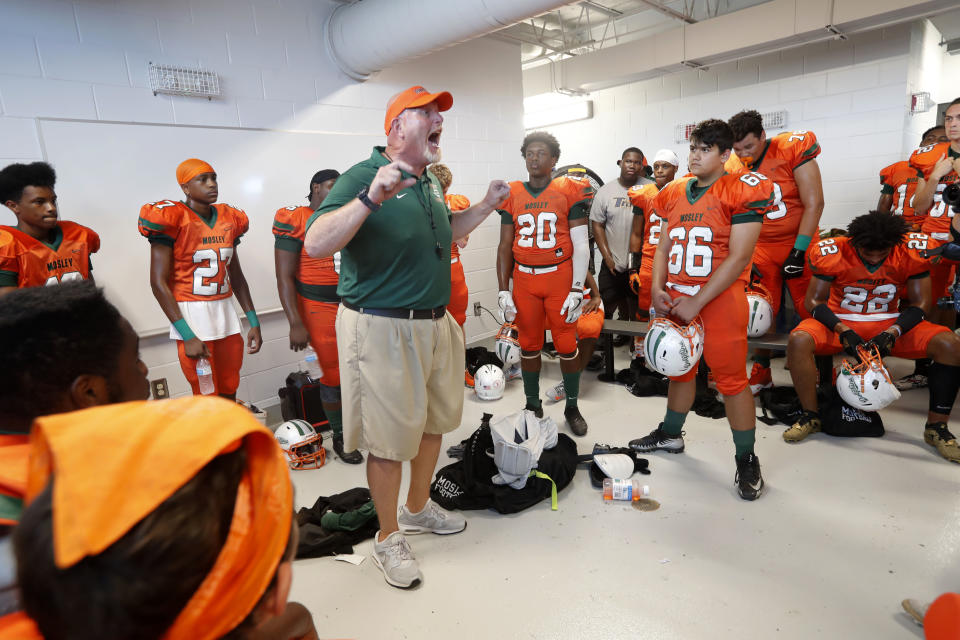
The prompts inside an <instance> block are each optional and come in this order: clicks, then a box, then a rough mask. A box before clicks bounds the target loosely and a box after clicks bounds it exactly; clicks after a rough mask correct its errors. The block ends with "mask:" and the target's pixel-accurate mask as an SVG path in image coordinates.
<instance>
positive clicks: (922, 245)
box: [907, 233, 930, 251]
mask: <svg viewBox="0 0 960 640" xmlns="http://www.w3.org/2000/svg"><path fill="white" fill-rule="evenodd" d="M929 239H930V236H928V235H927V234H925V233H908V234H907V249H919V250H920V251H922V250H924V249H926V248H927V240H929Z"/></svg>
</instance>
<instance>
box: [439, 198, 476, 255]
mask: <svg viewBox="0 0 960 640" xmlns="http://www.w3.org/2000/svg"><path fill="white" fill-rule="evenodd" d="M444 198H445V199H446V201H447V207H448V208H449V209H450V211H463V210H464V209H469V208H470V199H469V198H468V197H467V196H461V195H458V194H455V193H448V194H447V195H446V196H444ZM458 257H460V247H458V246H457V243H456V242H454V243H452V244H451V245H450V259H451V260H452V259H453V258H458Z"/></svg>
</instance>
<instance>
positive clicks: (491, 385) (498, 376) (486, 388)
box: [473, 364, 506, 400]
mask: <svg viewBox="0 0 960 640" xmlns="http://www.w3.org/2000/svg"><path fill="white" fill-rule="evenodd" d="M504 386H506V380H505V379H504V377H503V369H501V368H500V367H498V366H497V365H495V364H485V365H483V366H482V367H480V368H479V369H477V372H476V373H475V374H473V390H474V391H476V392H477V397H478V398H480V399H481V400H499V399H500V398H502V397H503V388H504Z"/></svg>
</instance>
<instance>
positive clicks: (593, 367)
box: [586, 351, 603, 371]
mask: <svg viewBox="0 0 960 640" xmlns="http://www.w3.org/2000/svg"><path fill="white" fill-rule="evenodd" d="M600 369H603V352H602V351H599V352H597V353H594V354H593V355H592V356H590V362H588V363H587V366H586V370H587V371H600Z"/></svg>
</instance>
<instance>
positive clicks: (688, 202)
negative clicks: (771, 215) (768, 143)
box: [653, 173, 775, 287]
mask: <svg viewBox="0 0 960 640" xmlns="http://www.w3.org/2000/svg"><path fill="white" fill-rule="evenodd" d="M695 187H696V178H681V179H679V180H674V181H673V182H671V183H670V184H668V185H667V186H665V187H664V188H663V190H662V191H661V192H660V193H659V195H657V197H656V199H655V200H654V202H653V208H654V210H655V211H656V212H657V214H658V215H659V216H660V217H661V218H663V223H664V226H663V227H661V235H662V237H665V238H667V239H668V240H667V242H668V243H669V244H668V247H669V250H670V258H669V263H668V266H667V281H668V282H669V283H671V284H675V285H683V286H687V287H699V286H700V285H702V284H704V283H705V282H706V281H707V280H709V279H710V278H711V276H712V275H713V273H714V271H715V270H716V268H717V267H719V266H720V265H721V264H722V263H723V261H724V260H726V258H727V256H728V255H729V254H730V228H731V226H732V225H734V224H738V223H741V222H763V224H767V221H766V220H765V219H764V218H763V216H764V214H766V213H767V212H769V211H770V210H771V208H772V207H774V206H775V204H774V195H773V183H772V182H771V181H770V180H769V179H767V178H765V177H763V176H761V175H759V174H756V173H744V174H730V173H725V174H724V175H722V176H721V177H720V179H719V180H717V181H716V182H714V183H713V184H711V185H710V186H709V187H707V188H706V190H704V191H701V190H699V189H696V188H695ZM749 270H750V265H747V267H746V268H745V269H744V272H743V274H741V278H742V279H744V280H745V279H746V276H747V274H748V273H749Z"/></svg>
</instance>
